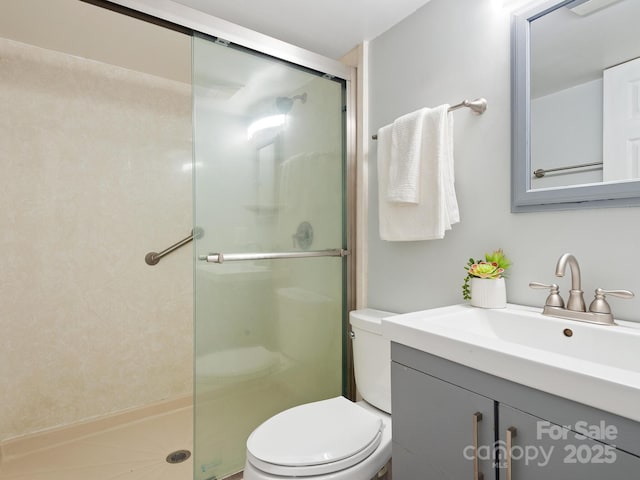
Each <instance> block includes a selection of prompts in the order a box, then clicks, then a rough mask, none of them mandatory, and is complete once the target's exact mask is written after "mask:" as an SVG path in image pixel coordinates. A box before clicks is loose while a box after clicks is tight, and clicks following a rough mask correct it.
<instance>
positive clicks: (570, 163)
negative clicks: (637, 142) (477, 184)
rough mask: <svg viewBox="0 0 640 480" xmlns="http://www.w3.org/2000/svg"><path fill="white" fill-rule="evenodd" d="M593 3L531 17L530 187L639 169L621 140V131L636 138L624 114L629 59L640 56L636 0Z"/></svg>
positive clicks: (622, 175) (629, 174)
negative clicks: (602, 4)
mask: <svg viewBox="0 0 640 480" xmlns="http://www.w3.org/2000/svg"><path fill="white" fill-rule="evenodd" d="M591 3H594V2H592V1H591V2H572V3H569V4H567V5H565V6H564V7H562V8H558V9H556V10H554V11H552V12H549V13H548V14H546V15H542V16H541V17H539V18H536V19H535V20H534V21H532V22H531V29H530V38H531V168H532V173H533V176H532V187H533V188H542V187H550V186H564V185H580V184H585V183H593V182H602V181H603V180H604V181H613V180H627V179H630V178H637V176H638V171H637V168H634V166H633V163H634V162H633V160H632V158H630V157H629V156H628V155H627V154H626V152H624V151H620V150H624V149H621V148H620V145H622V146H624V145H625V144H626V142H627V140H628V139H627V138H625V137H626V136H627V135H625V134H631V137H632V138H633V137H634V134H633V130H634V129H633V127H632V126H629V127H631V128H628V122H627V121H625V120H627V118H626V117H627V115H626V111H627V109H628V108H629V107H630V106H631V105H629V103H628V101H629V100H631V99H632V98H633V97H632V96H628V95H626V91H625V90H626V89H625V88H624V85H625V84H626V83H627V82H628V81H629V80H630V79H631V80H632V79H634V78H640V75H638V74H639V73H640V62H639V61H637V60H635V61H634V60H633V59H635V58H636V57H639V56H640V43H639V42H638V30H637V21H636V19H637V18H640V17H639V15H640V2H637V1H630V0H625V1H619V0H618V1H617V2H614V4H611V5H609V6H608V8H602V9H599V10H597V11H591V10H590V9H589V8H587V7H588V6H589V4H591ZM631 88H633V87H631ZM605 90H606V91H607V93H606V95H605V93H604V91H605ZM605 99H606V100H607V104H606V105H604V104H603V102H604V100H605ZM636 99H637V96H636ZM636 101H637V100H636ZM603 110H604V111H605V112H607V113H608V116H607V118H606V119H605V118H603ZM636 122H637V120H636ZM637 126H638V125H637V124H636V127H637ZM619 127H622V128H619ZM603 129H604V130H606V132H607V134H608V136H609V137H608V138H607V139H606V140H605V139H604V130H603ZM630 130H631V131H630ZM638 136H640V135H638V130H637V128H636V129H635V137H638ZM604 146H606V147H607V149H605V150H603V147H604ZM579 165H584V166H579ZM562 167H565V168H563V169H561V170H560V169H559V168H562ZM540 169H542V170H543V172H539V170H540ZM555 169H558V170H555ZM535 172H538V174H537V175H536V173H535Z"/></svg>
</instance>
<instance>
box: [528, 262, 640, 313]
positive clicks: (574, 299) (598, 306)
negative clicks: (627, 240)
mask: <svg viewBox="0 0 640 480" xmlns="http://www.w3.org/2000/svg"><path fill="white" fill-rule="evenodd" d="M567 264H569V269H570V270H571V290H569V300H568V301H567V306H566V308H565V306H564V300H562V297H561V296H560V288H559V287H558V285H556V284H555V283H553V284H551V285H545V284H543V283H538V282H531V283H529V286H530V287H531V288H547V289H549V296H548V297H547V300H546V302H545V305H544V309H543V310H542V314H543V315H549V316H551V317H559V318H567V319H569V320H580V321H582V322H590V323H599V324H601V325H615V324H616V322H615V321H614V320H613V314H612V313H611V307H610V306H609V303H608V302H607V301H606V300H605V295H611V296H614V297H620V298H633V296H634V295H633V293H632V292H630V291H629V290H603V289H602V288H597V289H596V292H595V298H594V300H593V302H591V305H589V311H587V309H586V307H585V303H584V296H583V291H582V286H581V278H580V266H579V265H578V260H576V257H574V256H573V255H572V254H571V253H565V254H564V255H562V256H561V257H560V258H559V259H558V264H557V265H556V276H557V277H564V274H565V271H566V268H567Z"/></svg>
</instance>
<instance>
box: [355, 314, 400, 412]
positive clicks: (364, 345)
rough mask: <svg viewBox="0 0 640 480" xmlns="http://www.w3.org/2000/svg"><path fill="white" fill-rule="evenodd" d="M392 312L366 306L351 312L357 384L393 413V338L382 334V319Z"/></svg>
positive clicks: (371, 400) (373, 402) (375, 403)
mask: <svg viewBox="0 0 640 480" xmlns="http://www.w3.org/2000/svg"><path fill="white" fill-rule="evenodd" d="M391 315H395V314H394V313H391V312H384V311H382V310H373V309H370V308H366V309H363V310H354V311H352V312H351V313H350V314H349V320H350V323H351V330H352V331H353V334H354V335H353V368H354V372H355V378H356V387H357V389H358V392H360V395H361V396H362V398H363V399H364V400H365V401H366V402H367V403H370V404H371V405H373V406H375V407H377V408H379V409H380V410H383V411H385V412H387V413H391V342H390V341H389V340H387V339H386V338H384V337H383V336H382V319H383V318H384V317H388V316H391Z"/></svg>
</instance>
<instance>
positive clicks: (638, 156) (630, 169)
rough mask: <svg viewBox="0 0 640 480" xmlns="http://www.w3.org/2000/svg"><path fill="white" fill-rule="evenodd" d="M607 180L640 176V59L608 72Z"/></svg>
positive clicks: (605, 109)
mask: <svg viewBox="0 0 640 480" xmlns="http://www.w3.org/2000/svg"><path fill="white" fill-rule="evenodd" d="M603 93H604V105H603V139H602V140H603V162H604V168H603V180H604V181H605V182H610V181H615V180H629V179H634V178H639V177H640V59H635V60H631V61H629V62H625V63H623V64H620V65H617V66H615V67H611V68H608V69H606V70H605V71H604V92H603Z"/></svg>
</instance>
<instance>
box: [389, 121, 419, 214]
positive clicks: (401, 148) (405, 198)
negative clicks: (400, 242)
mask: <svg viewBox="0 0 640 480" xmlns="http://www.w3.org/2000/svg"><path fill="white" fill-rule="evenodd" d="M428 111H429V110H428V109H427V108H423V109H420V110H417V111H415V112H412V113H408V114H407V115H403V116H402V117H400V118H397V119H396V120H395V121H394V122H393V127H392V128H391V160H390V164H389V185H388V187H387V200H389V201H390V202H399V203H418V202H419V200H420V161H421V158H420V157H421V156H422V151H421V150H422V134H423V124H424V117H425V115H426V114H427V112H428Z"/></svg>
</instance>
